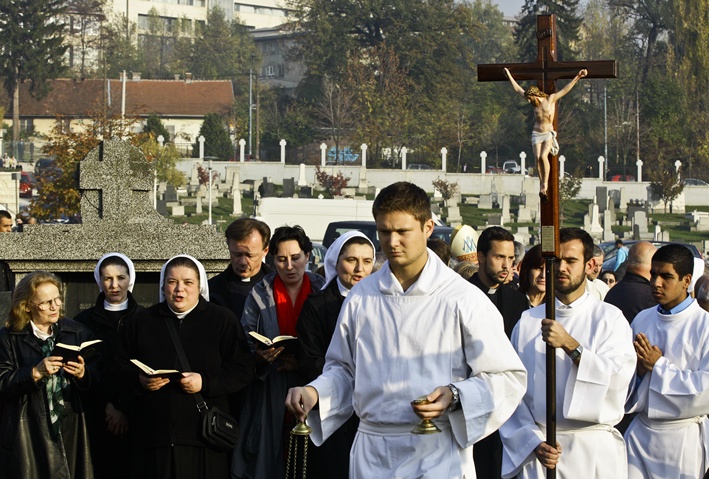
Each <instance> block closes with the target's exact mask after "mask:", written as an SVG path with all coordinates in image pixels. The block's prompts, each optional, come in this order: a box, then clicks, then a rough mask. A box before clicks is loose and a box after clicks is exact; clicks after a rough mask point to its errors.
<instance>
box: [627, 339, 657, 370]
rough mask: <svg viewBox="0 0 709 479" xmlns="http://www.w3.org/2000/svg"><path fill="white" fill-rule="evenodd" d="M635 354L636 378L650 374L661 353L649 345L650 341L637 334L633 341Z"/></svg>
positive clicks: (655, 347)
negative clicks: (636, 362)
mask: <svg viewBox="0 0 709 479" xmlns="http://www.w3.org/2000/svg"><path fill="white" fill-rule="evenodd" d="M633 345H634V346H635V354H637V355H638V366H637V370H638V376H644V375H645V373H648V372H652V370H653V368H654V367H655V363H656V362H657V360H658V359H660V358H661V357H662V351H661V350H660V348H658V347H657V346H655V345H653V344H650V340H649V339H647V336H645V334H643V333H638V334H637V336H635V341H633Z"/></svg>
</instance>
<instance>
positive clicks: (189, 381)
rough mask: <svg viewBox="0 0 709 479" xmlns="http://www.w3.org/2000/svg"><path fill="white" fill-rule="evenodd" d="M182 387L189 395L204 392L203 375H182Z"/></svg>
mask: <svg viewBox="0 0 709 479" xmlns="http://www.w3.org/2000/svg"><path fill="white" fill-rule="evenodd" d="M182 376H183V377H182V379H180V387H181V388H182V390H183V391H184V392H186V393H187V394H196V393H198V392H200V391H201V390H202V375H201V374H199V373H182Z"/></svg>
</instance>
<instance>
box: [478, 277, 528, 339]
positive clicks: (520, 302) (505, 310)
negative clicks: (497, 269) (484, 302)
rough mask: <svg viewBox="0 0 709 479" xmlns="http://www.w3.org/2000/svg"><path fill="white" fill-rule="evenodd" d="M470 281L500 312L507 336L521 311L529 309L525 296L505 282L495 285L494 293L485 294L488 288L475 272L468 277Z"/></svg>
mask: <svg viewBox="0 0 709 479" xmlns="http://www.w3.org/2000/svg"><path fill="white" fill-rule="evenodd" d="M470 282H471V283H473V284H474V285H475V286H477V287H478V288H480V290H481V291H482V292H483V293H485V295H486V296H487V297H488V298H490V300H491V301H492V303H493V304H494V305H495V306H496V307H497V310H498V311H499V312H500V314H502V319H503V320H504V322H505V333H506V334H507V337H508V338H509V337H510V336H511V335H512V330H513V329H514V327H515V324H517V321H519V318H520V316H522V313H523V312H525V311H526V310H527V309H529V301H527V296H525V295H524V293H520V292H519V291H517V290H515V289H513V288H511V287H510V286H508V285H506V284H501V285H500V286H498V287H497V292H496V293H495V294H494V295H489V294H487V292H488V289H489V288H488V287H487V286H485V285H484V284H483V282H482V280H481V279H480V275H479V274H478V273H475V274H474V275H473V276H472V277H471V278H470Z"/></svg>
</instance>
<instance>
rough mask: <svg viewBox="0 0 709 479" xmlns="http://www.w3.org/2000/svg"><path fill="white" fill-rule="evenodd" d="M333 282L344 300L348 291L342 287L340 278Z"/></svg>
mask: <svg viewBox="0 0 709 479" xmlns="http://www.w3.org/2000/svg"><path fill="white" fill-rule="evenodd" d="M335 281H337V289H339V290H340V294H341V295H342V296H343V297H345V298H346V297H347V293H349V292H350V290H349V289H347V288H346V287H345V285H343V284H342V283H341V282H340V278H335Z"/></svg>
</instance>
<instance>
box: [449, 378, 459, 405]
mask: <svg viewBox="0 0 709 479" xmlns="http://www.w3.org/2000/svg"><path fill="white" fill-rule="evenodd" d="M448 389H450V390H451V393H453V399H451V403H450V404H449V405H448V410H449V411H456V410H458V409H460V393H459V392H458V388H457V387H455V386H453V384H449V385H448Z"/></svg>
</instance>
